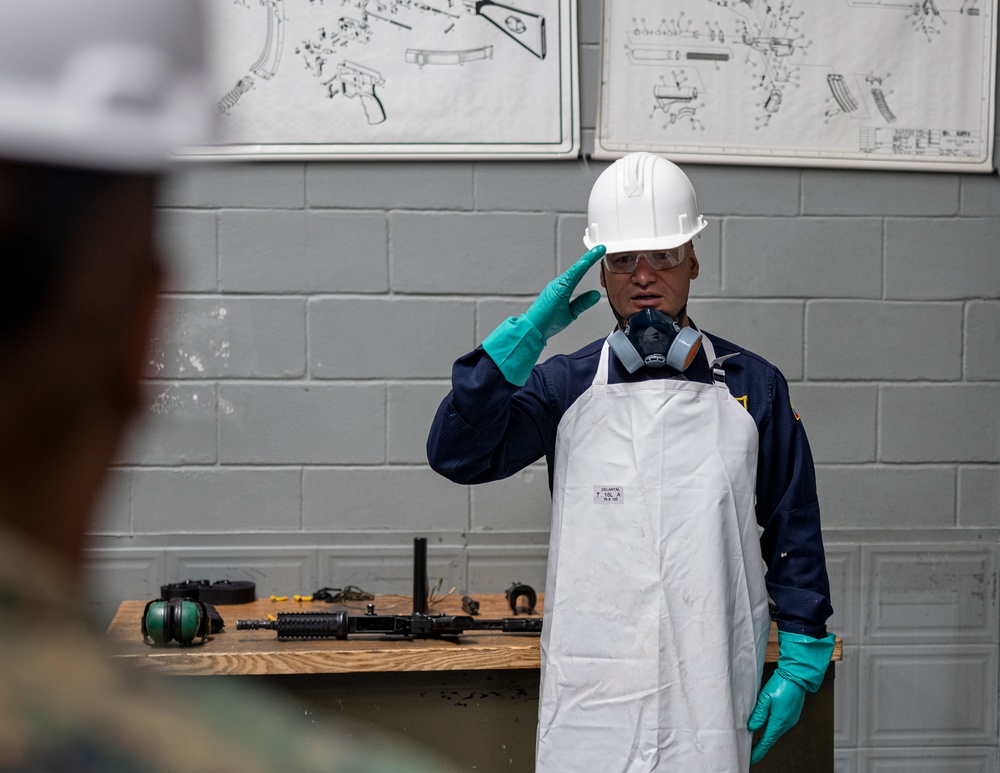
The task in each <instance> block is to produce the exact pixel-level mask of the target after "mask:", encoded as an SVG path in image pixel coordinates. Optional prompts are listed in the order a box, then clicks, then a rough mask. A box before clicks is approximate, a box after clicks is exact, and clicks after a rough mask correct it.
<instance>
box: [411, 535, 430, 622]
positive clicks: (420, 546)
mask: <svg viewBox="0 0 1000 773" xmlns="http://www.w3.org/2000/svg"><path fill="white" fill-rule="evenodd" d="M413 614H414V615H426V614H427V538H426V537H415V538H414V540H413Z"/></svg>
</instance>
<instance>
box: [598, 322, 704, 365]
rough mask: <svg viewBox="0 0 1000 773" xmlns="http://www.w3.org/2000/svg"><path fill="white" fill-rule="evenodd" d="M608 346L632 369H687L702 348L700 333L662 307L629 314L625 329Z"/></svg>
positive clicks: (615, 334) (614, 335)
mask: <svg viewBox="0 0 1000 773" xmlns="http://www.w3.org/2000/svg"><path fill="white" fill-rule="evenodd" d="M608 346H610V347H611V349H612V350H613V351H614V353H615V354H616V355H617V357H618V360H619V361H620V362H621V364H622V365H624V366H625V369H626V370H627V371H628V372H629V373H635V372H636V371H637V370H639V368H641V367H643V366H644V365H645V366H647V367H650V368H662V367H663V366H664V365H669V366H670V367H671V368H673V369H674V370H678V371H684V370H686V369H687V367H688V366H689V365H690V364H691V363H692V362H694V358H695V355H697V354H698V350H699V349H700V348H701V333H699V332H698V331H697V330H695V329H694V328H690V327H683V328H682V327H680V326H679V325H678V324H677V323H676V322H674V320H673V319H671V318H670V317H669V316H667V315H666V314H664V313H663V312H662V311H657V310H656V309H643V310H642V311H639V312H636V313H635V314H633V315H632V316H631V317H629V319H628V322H627V323H626V324H625V330H624V331H622V330H616V331H615V332H614V333H612V334H611V336H610V337H609V338H608Z"/></svg>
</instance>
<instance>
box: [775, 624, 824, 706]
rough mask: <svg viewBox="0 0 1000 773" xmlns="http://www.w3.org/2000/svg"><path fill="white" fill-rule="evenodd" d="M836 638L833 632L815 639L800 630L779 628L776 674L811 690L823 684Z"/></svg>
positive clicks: (814, 690)
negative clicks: (792, 631)
mask: <svg viewBox="0 0 1000 773" xmlns="http://www.w3.org/2000/svg"><path fill="white" fill-rule="evenodd" d="M836 641H837V637H836V636H835V635H834V634H832V633H831V634H828V635H827V636H824V637H823V638H822V639H814V638H813V637H812V636H806V635H804V634H800V633H788V632H786V631H778V668H777V669H776V670H777V673H778V674H780V675H781V676H783V677H784V678H785V679H787V680H789V681H790V682H795V684H797V685H799V686H800V687H803V688H804V689H806V690H808V691H809V692H816V691H817V690H818V689H819V686H820V685H821V684H822V683H823V677H824V676H825V675H826V669H827V668H828V667H829V665H830V656H831V655H833V647H834V644H835V643H836Z"/></svg>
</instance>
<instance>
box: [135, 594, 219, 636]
mask: <svg viewBox="0 0 1000 773" xmlns="http://www.w3.org/2000/svg"><path fill="white" fill-rule="evenodd" d="M141 623H142V640H143V642H145V643H146V644H150V645H160V646H165V645H168V644H170V643H171V642H177V643H178V644H180V645H183V646H191V645H195V644H204V643H205V641H206V640H207V639H208V636H209V634H213V633H218V632H219V631H221V630H222V628H223V625H224V623H223V621H222V617H221V616H220V615H219V613H218V612H217V611H216V609H215V608H214V607H213V606H211V605H210V604H206V603H205V602H204V601H199V600H197V599H185V598H172V599H154V600H153V601H150V602H149V603H148V604H146V608H145V609H144V610H143V611H142V621H141Z"/></svg>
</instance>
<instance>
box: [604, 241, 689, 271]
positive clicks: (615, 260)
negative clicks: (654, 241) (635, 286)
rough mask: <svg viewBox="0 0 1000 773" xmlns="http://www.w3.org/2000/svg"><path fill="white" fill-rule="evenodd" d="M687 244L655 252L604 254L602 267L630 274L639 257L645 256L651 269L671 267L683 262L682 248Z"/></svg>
mask: <svg viewBox="0 0 1000 773" xmlns="http://www.w3.org/2000/svg"><path fill="white" fill-rule="evenodd" d="M686 246H687V245H685V244H682V245H681V246H680V247H674V248H673V249H672V250H656V251H655V252H652V251H651V252H616V253H615V254H613V255H612V254H608V255H605V256H604V268H605V269H607V270H608V271H610V272H611V273H612V274H631V273H632V272H634V271H635V269H636V267H638V265H639V258H645V259H646V263H648V264H649V267H650V268H651V269H653V271H662V270H663V269H665V268H673V267H674V266H679V265H680V264H681V263H683V262H684V254H685V253H684V248H685V247H686Z"/></svg>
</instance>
